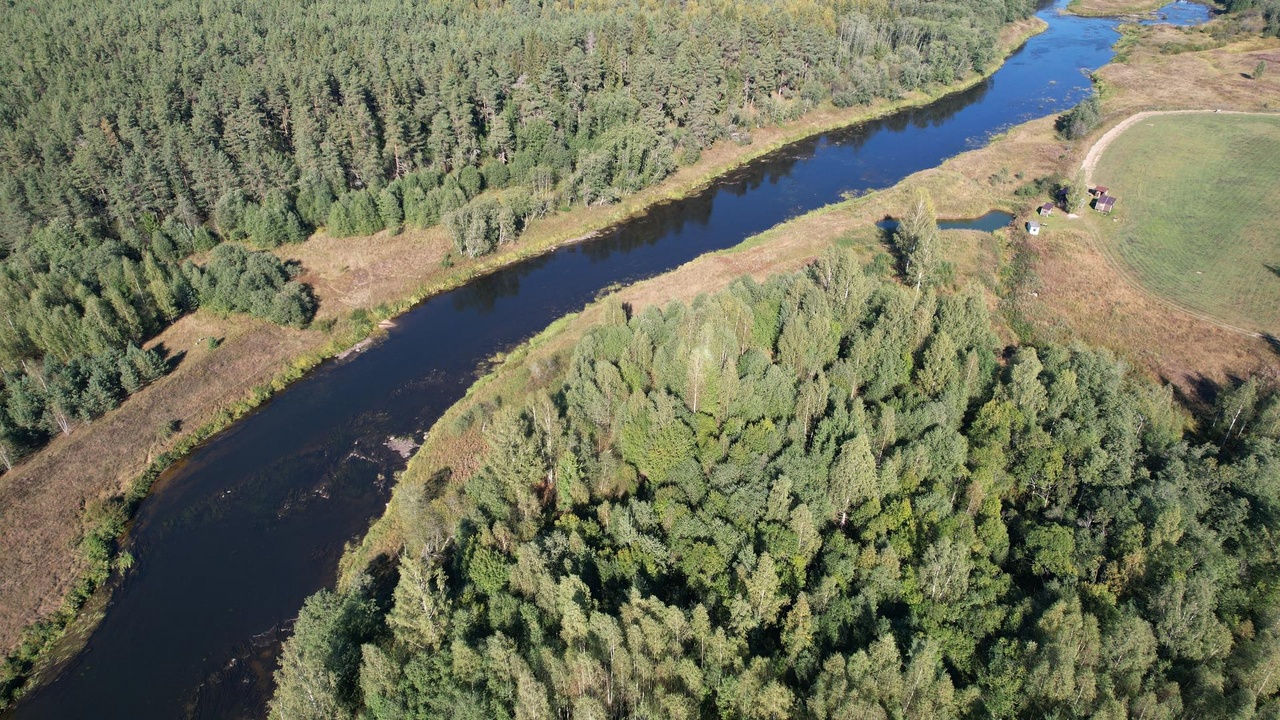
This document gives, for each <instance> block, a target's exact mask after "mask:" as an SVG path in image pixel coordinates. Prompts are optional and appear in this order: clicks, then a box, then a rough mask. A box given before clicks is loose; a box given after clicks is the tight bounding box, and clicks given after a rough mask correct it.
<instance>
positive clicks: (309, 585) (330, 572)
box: [5, 0, 1208, 720]
mask: <svg viewBox="0 0 1280 720" xmlns="http://www.w3.org/2000/svg"><path fill="white" fill-rule="evenodd" d="M1065 1H1066V0H1059V1H1058V5H1059V6H1060V5H1064V4H1065ZM1181 5H1182V4H1179V8H1178V10H1179V18H1180V19H1181V20H1183V21H1184V24H1185V23H1186V22H1191V21H1196V22H1198V21H1202V20H1203V19H1205V17H1207V12H1208V11H1207V9H1205V10H1204V11H1203V12H1201V13H1200V14H1199V15H1198V16H1193V15H1187V14H1185V11H1186V9H1185V8H1182V7H1181ZM1194 7H1203V6H1199V5H1196V6H1194ZM1040 16H1041V17H1043V18H1044V19H1045V20H1047V21H1048V22H1049V23H1050V27H1049V29H1048V30H1047V31H1046V32H1044V33H1043V34H1041V35H1038V36H1036V37H1035V38H1033V39H1031V40H1030V41H1029V42H1028V43H1027V44H1026V45H1025V46H1024V47H1023V48H1022V49H1021V50H1019V51H1018V52H1017V53H1016V54H1015V55H1014V56H1013V57H1011V58H1010V59H1009V60H1008V62H1007V63H1006V64H1005V65H1004V66H1003V67H1002V68H1001V69H1000V70H999V71H998V72H997V73H996V74H995V75H994V76H992V78H990V79H989V80H987V81H986V82H983V83H982V84H980V85H978V86H976V87H974V88H972V89H970V90H967V91H964V92H961V93H958V94H955V95H952V96H949V97H946V98H943V99H941V100H939V101H937V102H935V103H933V104H932V105H930V106H928V107H925V108H920V109H916V110H908V111H903V112H900V113H898V114H895V115H893V116H891V117H888V118H885V119H883V120H878V121H874V122H869V123H865V124H862V125H858V126H855V127H852V128H848V129H844V130H840V131H837V132H832V133H828V134H825V135H822V136H819V137H815V138H811V139H808V140H804V141H802V142H798V143H796V144H794V145H791V146H788V147H786V148H783V149H781V150H779V151H777V152H775V153H773V154H771V155H769V156H767V157H765V158H762V159H760V160H759V161H757V162H754V163H752V164H751V165H749V166H748V167H745V168H743V169H741V170H738V171H736V172H733V173H731V174H730V175H728V176H727V177H725V178H723V179H722V180H720V181H719V182H717V183H715V185H714V186H712V187H710V188H708V189H706V190H705V191H704V192H701V193H700V194H698V195H696V196H693V197H691V198H688V199H686V200H682V201H679V202H672V203H669V204H664V205H661V206H659V207H656V208H654V209H653V210H652V211H651V212H649V213H648V214H647V215H645V216H644V217H641V218H638V219H636V220H634V221H631V222H627V223H625V224H623V225H621V226H619V227H617V228H614V229H613V230H611V231H609V232H607V233H605V234H603V235H602V236H601V237H599V238H598V239H594V240H591V241H590V242H587V243H583V244H581V245H577V246H572V247H565V248H562V249H560V250H557V251H555V252H553V253H550V254H547V255H544V256H541V257H537V258H533V259H531V260H528V261H525V262H522V263H520V264H518V265H515V266H512V267H510V268H508V269H505V270H501V271H499V272H496V273H494V274H493V275H490V276H488V277H484V278H481V279H478V280H476V281H474V282H472V283H471V284H470V285H468V286H466V287H463V288H460V289H458V290H455V291H453V292H450V293H446V294H444V295H440V296H438V297H435V298H433V299H431V300H428V301H427V302H425V303H423V304H422V305H420V306H419V307H417V308H416V309H414V310H412V311H410V312H409V313H407V314H405V315H404V316H402V317H401V318H400V319H399V320H398V321H397V323H398V325H397V327H396V328H394V329H393V330H392V331H391V332H390V334H389V336H388V337H386V338H385V339H384V340H383V341H381V342H379V343H377V344H376V345H374V346H373V347H371V348H369V349H368V350H366V351H365V352H363V353H360V354H358V355H355V356H353V357H350V358H348V359H346V360H342V361H333V362H329V363H326V364H324V365H322V366H321V367H320V368H318V369H317V370H316V371H315V372H313V373H311V374H310V375H308V376H307V377H306V378H305V379H303V380H301V381H299V382H298V383H296V384H295V385H293V386H292V387H290V388H289V389H288V390H286V391H285V392H283V393H281V394H280V395H279V396H277V397H276V398H275V399H273V400H272V401H271V402H269V403H268V404H266V405H265V406H264V407H262V408H261V409H260V410H259V411H257V412H256V413H254V414H252V415H250V416H249V417H247V418H245V419H244V420H242V421H241V422H239V423H237V424H236V425H235V426H234V427H232V428H231V429H229V430H228V431H227V432H224V433H222V434H221V435H219V436H217V437H216V438H214V439H213V440H212V441H210V442H209V443H207V444H206V445H204V446H203V447H201V448H200V449H198V450H197V451H196V452H195V453H193V454H192V456H191V457H190V459H189V460H187V461H186V462H184V463H182V464H181V465H180V466H178V467H176V468H174V469H172V470H171V471H170V472H169V473H167V474H166V476H165V477H163V478H162V479H161V481H160V482H159V483H158V484H157V486H156V488H155V489H154V490H153V491H152V495H151V497H149V498H148V499H147V500H146V502H145V503H144V504H143V506H142V508H141V510H140V512H139V514H138V517H137V520H136V522H135V525H134V527H133V529H132V532H131V534H130V537H129V543H130V544H131V548H132V550H133V552H134V554H135V555H136V556H137V559H138V562H137V565H136V566H135V567H134V569H133V570H132V571H130V572H129V574H128V577H127V578H126V579H125V580H124V581H123V582H122V583H121V584H120V586H119V587H118V588H117V589H116V592H115V595H114V598H113V600H112V602H111V604H110V607H109V609H108V611H107V614H106V617H105V619H104V620H103V622H102V624H101V625H100V626H99V627H98V628H97V630H96V631H95V632H94V633H93V635H92V637H91V638H90V640H89V642H88V644H87V646H86V647H85V649H84V650H83V652H81V653H80V654H79V655H78V656H77V657H76V658H75V659H74V660H73V661H71V662H70V663H69V664H68V665H67V667H65V668H64V669H63V670H62V672H61V674H60V675H59V677H58V678H57V679H56V680H54V681H53V682H51V683H49V684H47V685H45V686H44V687H41V688H38V689H36V690H34V691H32V692H31V693H30V694H29V695H28V696H27V698H26V699H25V700H24V701H23V702H22V703H20V704H19V705H18V707H17V708H15V709H14V710H13V711H11V712H10V713H7V714H6V715H5V717H6V718H21V719H23V720H28V719H32V718H48V719H50V720H52V719H59V720H74V719H80V718H136V719H139V720H142V719H147V718H164V719H168V718H178V717H196V718H257V717H262V716H264V715H265V704H266V701H267V699H268V698H269V696H270V692H271V687H272V683H271V673H272V671H273V669H274V666H275V662H276V654H277V653H278V650H279V642H280V640H281V639H282V637H284V636H285V635H286V634H287V632H288V626H289V622H290V619H291V618H293V617H294V616H295V615H296V613H297V611H298V608H299V607H300V606H301V604H302V601H303V599H304V598H306V597H307V596H308V595H310V594H312V593H314V592H315V591H316V590H318V589H320V588H321V587H324V586H326V585H331V584H332V583H333V581H334V578H335V572H336V565H337V560H338V558H339V556H340V554H341V553H342V550H343V545H344V544H345V543H348V542H352V541H354V540H356V539H358V537H359V536H360V535H361V534H362V533H363V532H364V531H365V530H366V529H367V528H368V526H369V523H370V521H371V520H372V519H373V518H375V517H376V516H377V515H378V514H379V513H380V512H381V511H382V509H383V507H384V505H385V503H386V501H387V498H388V496H389V493H390V484H391V482H392V478H393V476H394V473H396V472H397V471H398V470H400V469H402V468H403V467H404V464H405V460H404V459H403V458H402V457H400V456H399V455H397V454H395V453H394V452H392V451H391V450H389V449H388V448H387V447H386V446H385V444H384V443H385V442H386V440H387V439H388V438H389V437H391V436H413V437H414V438H415V439H421V437H422V433H423V432H424V431H426V430H427V429H428V428H429V427H430V426H431V424H432V422H434V420H435V419H436V418H437V417H439V415H440V414H441V413H442V412H443V411H444V410H445V409H446V408H447V407H448V406H449V405H450V404H452V403H453V402H455V401H456V400H458V399H459V398H460V397H461V396H462V394H463V393H464V391H465V390H466V388H467V386H468V385H469V384H470V383H471V382H472V381H473V380H474V379H475V377H476V372H477V368H478V367H480V366H481V364H482V363H483V362H484V359H485V358H487V357H490V356H492V355H493V354H494V353H495V352H497V351H500V350H503V349H505V348H510V347H511V346H513V345H515V344H517V343H519V342H521V341H522V340H524V339H526V338H528V337H529V336H531V335H532V334H534V333H536V332H537V331H538V330H540V329H541V328H543V327H545V326H546V325H547V324H549V323H550V322H551V321H552V320H554V319H555V318H557V317H560V316H561V315H564V314H565V313H567V312H571V311H575V310H578V309H580V308H581V307H582V306H583V305H584V304H585V303H587V302H589V301H591V300H592V299H593V298H594V297H595V296H596V294H597V293H598V292H599V291H600V290H601V289H602V288H605V287H607V286H609V285H611V284H614V283H630V282H634V281H636V280H640V279H642V278H646V277H650V276H653V275H656V274H659V273H662V272H665V271H667V270H670V269H672V268H674V267H676V266H678V265H680V264H682V263H684V262H687V261H689V260H691V259H693V258H695V257H698V256H699V255H702V254H703V253H706V252H709V251H712V250H717V249H721V248H726V247H730V246H732V245H735V244H737V243H738V242H740V241H742V240H743V239H744V238H746V237H748V236H750V235H753V234H755V233H759V232H761V231H763V230H766V229H768V228H769V227H772V226H774V225H776V224H778V223H780V222H782V221H784V220H786V219H788V218H790V217H794V216H795V215H798V214H800V213H803V212H806V211H808V210H812V209H814V208H817V207H820V206H822V205H825V204H828V203H831V202H835V201H837V200H839V199H840V197H841V193H843V192H846V191H864V190H869V189H876V188H884V187H888V186H890V185H893V184H895V183H897V182H898V181H899V180H901V179H902V178H904V177H906V176H907V175H909V174H911V173H914V172H917V171H919V170H923V169H926V168H929V167H933V166H935V165H937V164H939V163H940V162H942V161H943V160H945V159H946V158H948V157H951V156H953V155H955V154H957V153H960V152H963V151H964V150H967V149H971V148H974V147H978V146H981V145H982V144H984V143H985V142H986V140H987V139H988V138H989V137H990V136H991V135H992V134H994V133H997V132H1000V131H1002V130H1004V129H1006V128H1008V127H1010V126H1012V125H1015V124H1018V123H1021V122H1025V121H1026V120H1029V119H1032V118H1035V117H1041V116H1044V115H1047V114H1050V113H1054V112H1059V111H1062V110H1064V109H1066V108H1068V107H1070V106H1071V105H1073V104H1074V103H1076V102H1078V101H1079V100H1080V99H1081V98H1082V97H1084V96H1085V94H1086V93H1087V92H1088V91H1089V81H1088V78H1087V77H1086V76H1085V74H1084V72H1082V70H1083V69H1096V68H1098V67H1100V66H1101V65H1103V64H1105V63H1106V62H1107V61H1108V60H1110V58H1111V56H1112V51H1111V49H1110V48H1111V45H1112V44H1113V43H1114V42H1115V40H1116V39H1117V38H1118V34H1117V33H1116V31H1115V30H1114V24H1115V23H1114V22H1113V21H1109V20H1097V19H1083V18H1076V17H1071V16H1059V15H1058V12H1057V9H1056V7H1048V8H1046V9H1044V10H1042V11H1041V13H1040Z"/></svg>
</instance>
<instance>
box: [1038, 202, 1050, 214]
mask: <svg viewBox="0 0 1280 720" xmlns="http://www.w3.org/2000/svg"><path fill="white" fill-rule="evenodd" d="M1038 210H1039V212H1040V214H1041V215H1044V216H1046V217H1047V216H1049V215H1052V214H1053V203H1051V202H1047V203H1045V204H1043V205H1041V206H1040V207H1039V208H1038Z"/></svg>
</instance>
